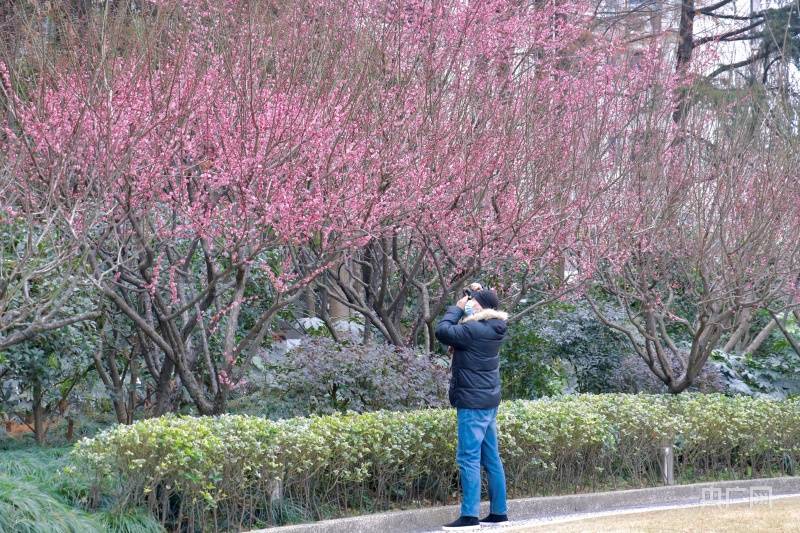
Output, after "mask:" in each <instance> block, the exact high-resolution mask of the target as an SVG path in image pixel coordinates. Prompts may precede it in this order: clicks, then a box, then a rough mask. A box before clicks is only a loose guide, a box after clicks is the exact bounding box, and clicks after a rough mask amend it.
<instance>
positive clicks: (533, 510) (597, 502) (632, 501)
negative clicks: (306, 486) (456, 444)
mask: <svg viewBox="0 0 800 533" xmlns="http://www.w3.org/2000/svg"><path fill="white" fill-rule="evenodd" d="M789 494H800V477H798V476H793V477H777V478H763V479H742V480H734V481H712V482H707V483H693V484H690V485H671V486H661V487H648V488H644V489H628V490H614V491H608V492H587V493H584V494H568V495H564V496H541V497H535V498H521V499H516V500H509V501H508V513H509V518H511V519H512V520H513V521H514V522H518V521H528V520H532V521H537V520H548V519H553V518H557V517H562V516H563V517H566V516H569V515H578V514H588V513H597V512H608V511H615V510H619V511H621V510H630V509H636V508H647V509H652V508H658V507H670V506H683V505H697V504H704V503H705V504H708V503H714V502H717V503H725V502H726V501H748V500H749V499H750V498H753V499H755V500H759V501H764V499H766V498H768V497H769V496H770V495H771V496H781V495H789ZM487 510H488V503H487V502H483V503H482V504H481V513H482V514H483V513H485V512H487ZM457 516H458V506H456V505H448V506H445V507H422V508H419V509H409V510H404V511H392V512H388V513H377V514H369V515H361V516H353V517H348V518H338V519H334V520H324V521H321V522H312V523H309V524H298V525H293V526H282V527H274V528H269V529H259V530H254V531H252V532H251V533H267V532H269V533H278V532H280V533H283V532H287V533H288V532H291V533H372V532H378V531H379V532H381V533H384V532H385V533H394V532H397V533H400V532H403V533H406V532H408V533H418V532H423V531H434V530H437V529H439V527H440V526H441V524H444V523H446V522H449V521H450V520H453V519H454V518H456V517H457Z"/></svg>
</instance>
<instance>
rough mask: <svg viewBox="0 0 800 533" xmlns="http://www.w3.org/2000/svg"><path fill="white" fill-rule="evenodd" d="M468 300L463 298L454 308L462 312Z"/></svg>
mask: <svg viewBox="0 0 800 533" xmlns="http://www.w3.org/2000/svg"><path fill="white" fill-rule="evenodd" d="M468 300H469V298H467V297H466V296H464V297H462V298H461V299H460V300H459V301H457V302H456V306H457V307H458V308H459V309H461V310H462V311H463V310H464V306H466V305H467V301H468Z"/></svg>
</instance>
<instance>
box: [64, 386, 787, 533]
mask: <svg viewBox="0 0 800 533" xmlns="http://www.w3.org/2000/svg"><path fill="white" fill-rule="evenodd" d="M498 427H499V432H500V439H501V454H502V456H503V460H504V463H505V467H506V474H507V480H508V487H509V492H510V494H511V495H512V496H523V495H535V494H546V493H557V492H575V491H587V490H593V489H600V488H613V487H630V486H643V485H651V484H656V483H658V482H659V479H660V476H661V473H660V468H659V463H658V451H659V449H660V448H661V447H663V446H664V445H667V444H672V445H674V446H675V457H676V472H677V475H678V478H679V479H681V480H682V481H689V480H696V479H708V478H738V477H755V476H763V475H773V474H781V473H793V472H794V468H795V464H796V462H797V460H798V459H800V401H798V400H786V401H776V400H767V399H754V398H750V397H726V396H721V395H701V394H687V395H681V396H657V395H623V394H608V395H596V396H592V395H580V396H568V397H562V398H559V399H542V400H536V401H521V400H520V401H512V402H505V403H503V404H502V405H501V408H500V412H499V414H498ZM455 435H456V432H455V411H453V410H440V409H428V410H421V411H407V412H389V411H378V412H372V413H364V414H355V413H346V414H337V415H331V416H312V417H307V418H293V419H287V420H279V421H270V420H267V419H264V418H258V417H248V416H231V415H226V416H220V417H200V418H191V417H175V416H167V417H163V418H158V419H151V420H146V421H142V422H138V423H136V424H133V425H131V426H117V427H115V428H112V429H109V430H108V431H105V432H104V433H102V434H100V435H98V436H97V437H95V438H94V439H87V440H84V441H82V442H81V443H79V444H78V445H77V447H76V449H75V451H74V452H73V460H74V462H75V465H76V467H77V468H80V469H82V470H83V471H84V473H88V474H89V475H91V476H93V477H94V478H95V479H96V480H97V487H96V488H95V490H96V492H97V494H98V495H101V494H102V495H105V496H104V497H105V498H109V497H110V498H111V499H112V500H113V501H116V502H119V503H120V504H121V505H122V504H124V505H145V506H147V507H149V508H150V509H151V510H152V511H153V512H154V513H155V514H156V515H157V516H158V518H159V519H160V520H161V522H162V523H163V524H165V525H166V526H167V527H168V528H172V529H178V528H181V529H185V530H189V531H191V530H199V529H202V530H204V531H205V530H214V529H221V530H236V529H246V528H249V527H256V526H264V525H273V524H276V523H285V522H289V521H300V520H313V519H318V518H321V517H329V516H335V515H344V514H348V513H353V512H367V511H372V510H378V509H385V508H389V507H398V506H415V505H424V504H427V503H435V502H441V503H445V502H451V501H453V500H454V498H456V497H457V495H458V493H457V489H458V475H457V467H456V464H455V460H454V455H455V445H456V441H455Z"/></svg>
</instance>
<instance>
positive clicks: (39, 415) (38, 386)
mask: <svg viewBox="0 0 800 533" xmlns="http://www.w3.org/2000/svg"><path fill="white" fill-rule="evenodd" d="M44 417H45V412H44V405H43V404H42V383H41V382H40V381H39V379H38V378H34V380H33V433H34V435H36V442H37V443H38V444H44V438H45V424H44Z"/></svg>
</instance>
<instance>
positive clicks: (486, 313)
mask: <svg viewBox="0 0 800 533" xmlns="http://www.w3.org/2000/svg"><path fill="white" fill-rule="evenodd" d="M493 318H498V319H500V320H503V321H505V320H508V313H506V312H505V311H498V310H497V309H481V310H480V311H478V312H477V313H475V314H474V315H470V316H468V317H464V320H462V321H461V322H462V323H463V322H472V321H473V320H479V321H480V320H492V319H493Z"/></svg>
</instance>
